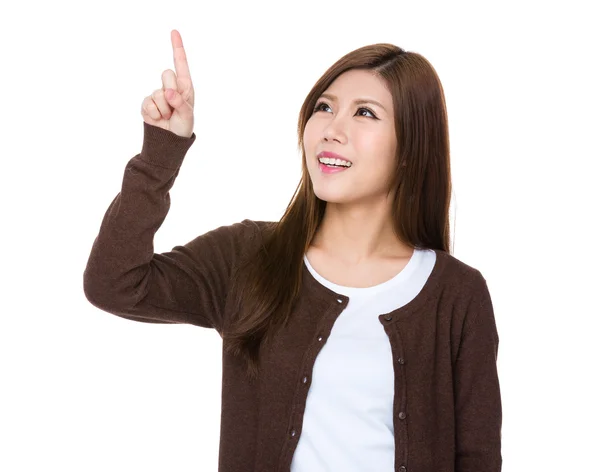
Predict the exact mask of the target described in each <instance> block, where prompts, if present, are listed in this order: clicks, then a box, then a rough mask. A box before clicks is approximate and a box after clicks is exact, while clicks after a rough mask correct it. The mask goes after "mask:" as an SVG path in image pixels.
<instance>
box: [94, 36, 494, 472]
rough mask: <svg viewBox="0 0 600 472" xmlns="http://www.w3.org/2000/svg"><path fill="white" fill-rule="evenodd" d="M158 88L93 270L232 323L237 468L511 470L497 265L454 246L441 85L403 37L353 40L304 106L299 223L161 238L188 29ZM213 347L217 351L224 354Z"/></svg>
mask: <svg viewBox="0 0 600 472" xmlns="http://www.w3.org/2000/svg"><path fill="white" fill-rule="evenodd" d="M171 40H172V44H173V51H174V61H175V72H173V71H172V70H167V71H165V72H164V73H163V76H162V79H163V88H162V89H160V90H156V91H155V92H154V93H152V95H151V96H148V97H146V98H145V99H144V101H143V104H142V116H143V120H144V141H143V145H142V150H141V153H140V154H138V155H136V156H135V157H133V158H132V159H131V160H130V161H129V162H128V164H127V166H126V169H125V173H124V177H123V184H122V189H121V192H119V194H118V195H117V196H116V198H115V199H114V200H113V202H112V203H111V205H110V206H109V208H108V210H107V212H106V214H105V217H104V219H103V221H102V225H101V227H100V231H99V234H98V237H97V238H96V240H95V241H94V244H93V247H92V250H91V254H90V258H89V260H88V263H87V267H86V269H85V272H84V291H85V294H86V296H87V298H88V300H89V301H90V302H91V303H92V304H94V305H95V306H97V307H99V308H100V309H102V310H104V311H107V312H109V313H112V314H115V315H118V316H121V317H124V318H128V319H132V320H136V321H143V322H154V323H189V324H193V325H196V326H201V327H206V328H213V329H216V330H217V331H218V332H219V334H220V335H221V337H222V338H223V364H222V365H223V386H222V388H223V396H222V405H221V408H222V414H221V442H220V449H219V470H220V471H221V472H242V471H243V472H248V471H257V472H258V471H260V472H263V471H289V470H292V471H294V472H305V471H310V472H320V471H323V472H324V471H331V470H344V471H345V472H348V471H357V472H358V471H378V472H383V471H389V472H392V471H395V472H407V471H408V472H433V471H457V472H460V471H478V472H492V471H494V472H497V471H500V470H501V465H502V456H501V451H500V446H501V424H502V409H501V398H500V386H499V380H498V373H497V369H496V361H497V354H498V344H499V338H498V332H497V329H496V323H495V318H494V311H493V306H492V301H491V298H490V293H489V291H488V288H487V284H486V280H485V278H484V277H483V276H482V274H481V272H480V271H478V270H477V269H475V268H473V267H470V266H468V265H467V264H465V263H463V262H461V261H459V260H458V259H456V258H455V257H453V256H452V255H450V252H449V216H448V210H449V206H450V195H451V179H450V160H449V139H448V125H447V115H446V107H445V101H444V93H443V89H442V85H441V84H440V81H439V79H438V76H437V74H436V72H435V70H434V68H433V67H432V65H431V64H430V63H429V62H428V61H427V60H426V59H425V58H424V57H423V56H421V55H419V54H417V53H414V52H407V51H405V50H403V49H401V48H399V47H397V46H394V45H392V44H374V45H370V46H365V47H362V48H360V49H357V50H355V51H352V52H350V53H349V54H347V55H345V56H344V57H342V58H341V59H339V60H338V61H337V62H336V63H335V64H333V65H332V66H331V67H330V68H329V69H328V70H327V71H326V72H325V73H324V74H323V76H322V77H321V78H320V79H319V80H318V81H317V83H316V84H315V85H314V87H313V88H312V90H311V91H310V92H309V93H308V95H307V97H306V100H305V102H304V104H303V106H302V108H301V110H300V116H299V121H298V145H299V147H300V149H301V150H302V155H303V162H302V178H301V181H300V183H299V187H298V189H297V191H296V193H295V195H294V197H293V199H292V201H291V202H290V204H289V206H288V208H287V210H286V212H285V214H284V215H283V217H282V218H281V220H280V221H276V222H273V221H254V220H249V219H245V220H243V221H241V222H237V223H234V224H231V225H225V226H221V227H219V228H216V229H214V230H212V231H209V232H207V233H205V234H202V235H200V236H198V237H197V238H195V239H194V240H192V241H190V242H189V243H187V244H185V245H183V246H176V247H174V248H173V250H172V251H169V252H165V253H160V254H156V253H154V252H153V236H154V234H155V232H156V231H157V230H158V228H159V227H160V225H161V224H162V222H163V221H164V219H165V217H166V215H167V212H168V209H169V204H170V200H169V190H170V188H171V187H172V185H173V183H174V181H175V179H176V176H177V174H178V172H179V169H180V166H181V163H182V161H183V159H184V157H185V154H186V152H187V150H188V149H189V148H190V146H191V145H192V144H193V142H194V140H195V139H196V135H195V133H194V132H193V123H194V116H193V108H194V88H193V85H192V80H191V76H190V71H189V68H188V64H187V60H186V55H185V51H184V48H183V43H182V40H181V37H180V35H179V33H178V32H177V31H175V30H174V31H172V33H171ZM206 361H207V362H208V361H210V360H209V359H207V360H206Z"/></svg>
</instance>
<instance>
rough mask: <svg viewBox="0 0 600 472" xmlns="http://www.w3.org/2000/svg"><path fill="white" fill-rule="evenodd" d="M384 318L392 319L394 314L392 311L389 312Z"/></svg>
mask: <svg viewBox="0 0 600 472" xmlns="http://www.w3.org/2000/svg"><path fill="white" fill-rule="evenodd" d="M384 318H385V319H386V320H388V321H390V320H391V319H392V315H391V314H390V313H388V314H386V315H385V316H384Z"/></svg>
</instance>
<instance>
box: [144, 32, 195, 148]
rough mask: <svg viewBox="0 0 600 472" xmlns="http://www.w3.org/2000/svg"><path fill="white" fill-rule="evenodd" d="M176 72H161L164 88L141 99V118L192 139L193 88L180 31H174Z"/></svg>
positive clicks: (172, 38)
mask: <svg viewBox="0 0 600 472" xmlns="http://www.w3.org/2000/svg"><path fill="white" fill-rule="evenodd" d="M171 44H172V45H173V59H174V62H175V71H176V73H175V72H173V71H172V70H171V69H167V70H165V71H164V72H163V73H162V83H163V86H162V88H161V89H157V90H155V91H154V92H152V94H151V95H149V96H147V97H146V98H144V101H143V102H142V117H143V118H144V121H145V122H146V123H148V124H150V125H153V126H159V127H161V128H163V129H166V130H168V131H172V132H173V133H175V134H177V135H179V136H183V137H186V138H189V137H191V136H192V133H193V130H194V87H193V85H192V77H191V76H190V69H189V67H188V62H187V56H186V54H185V49H183V41H182V40H181V35H180V34H179V32H178V31H177V30H173V31H171Z"/></svg>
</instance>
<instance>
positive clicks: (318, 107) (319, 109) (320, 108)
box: [313, 102, 377, 119]
mask: <svg viewBox="0 0 600 472" xmlns="http://www.w3.org/2000/svg"><path fill="white" fill-rule="evenodd" d="M323 106H326V107H327V108H329V105H327V103H325V102H318V103H317V104H316V105H315V108H314V109H313V113H316V112H317V111H323V108H322V107H323ZM358 110H359V111H360V110H365V111H367V112H369V113H370V114H371V115H372V118H375V119H377V116H376V115H375V113H374V112H373V111H372V110H370V109H369V108H365V107H361V108H359V109H358ZM361 116H366V115H361ZM367 118H370V117H368V116H367Z"/></svg>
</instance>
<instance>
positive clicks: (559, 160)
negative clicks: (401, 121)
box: [0, 0, 600, 472]
mask: <svg viewBox="0 0 600 472" xmlns="http://www.w3.org/2000/svg"><path fill="white" fill-rule="evenodd" d="M593 3H594V2H591V1H589V2H582V1H579V2H569V3H567V2H565V1H563V2H547V1H544V2H542V1H539V2H533V1H511V2H507V1H503V2H475V1H473V2H439V3H434V2H428V1H411V2H404V1H398V0H394V1H374V0H371V1H369V2H364V1H361V2H355V3H353V2H348V0H344V1H341V0H340V1H321V2H306V1H303V2H296V3H295V4H289V5H288V4H287V3H285V4H284V3H283V2H272V3H265V2H257V1H252V2H245V1H244V2H242V1H237V2H224V3H222V4H221V3H218V2H198V1H185V2H184V1H179V2H178V1H172V2H148V1H147V2H144V4H142V3H141V2H127V1H120V2H110V1H104V2H102V3H100V2H98V3H96V4H93V3H91V2H78V3H76V2H65V1H58V2H45V3H42V2H20V3H19V4H18V6H17V3H16V2H13V3H12V4H11V5H10V6H4V7H3V8H2V10H3V13H2V15H0V48H1V51H2V54H1V67H2V73H1V74H0V81H1V84H0V85H1V88H0V93H1V95H2V98H1V100H0V108H1V109H2V113H1V114H0V120H1V123H0V124H1V125H2V126H1V128H0V129H1V133H2V134H1V136H2V151H1V153H2V154H1V157H2V184H1V186H0V188H1V191H2V199H1V202H2V217H3V218H2V231H1V236H0V237H1V238H2V248H3V254H2V263H1V267H2V269H3V270H2V275H3V282H2V285H1V290H2V304H1V305H0V311H1V324H0V396H1V397H0V470H2V471H7V472H9V471H10V472H12V471H15V472H16V471H19V472H21V471H28V472H30V471H38V470H39V471H45V470H57V471H58V470H60V471H62V472H67V471H73V472H75V471H77V472H80V471H109V470H110V471H112V472H125V471H145V472H148V471H166V470H169V471H178V472H183V471H199V470H202V471H204V470H206V471H216V470H217V457H218V446H219V443H218V441H219V422H220V394H221V384H220V381H221V338H220V337H219V335H218V334H217V333H216V332H214V331H211V330H208V329H203V328H197V327H191V326H183V325H181V326H174V325H162V326H161V325H150V324H144V323H136V322H133V321H129V320H125V319H121V318H119V317H116V316H113V315H110V314H108V313H105V312H103V311H101V310H99V309H97V308H95V307H94V306H93V305H91V304H90V303H89V302H88V301H87V300H86V298H85V296H84V293H83V287H82V280H83V279H82V277H83V271H84V268H85V265H86V262H87V258H88V256H89V252H90V249H91V246H92V243H93V241H94V238H95V236H96V235H97V232H98V230H99V226H100V223H101V220H102V217H103V215H104V213H105V211H106V209H107V208H108V205H109V204H110V203H111V201H112V199H113V198H114V197H115V196H116V194H117V193H118V192H119V191H120V185H121V181H122V177H123V171H124V168H125V165H126V163H127V162H128V160H129V159H130V158H131V157H133V156H134V155H135V154H137V153H138V152H140V150H141V144H142V136H143V126H142V118H141V115H140V106H141V103H142V100H143V99H144V97H145V96H146V95H149V94H150V93H151V92H152V91H153V90H154V89H156V88H160V87H161V86H162V84H161V73H162V71H163V70H165V69H167V68H174V65H173V60H172V50H171V42H170V31H171V30H172V29H177V30H178V31H179V32H180V33H181V35H182V37H183V42H184V46H185V48H186V51H187V54H188V61H189V64H190V70H191V73H192V78H193V80H194V85H195V89H196V105H195V117H196V118H195V119H196V121H195V128H194V131H195V132H196V134H197V136H198V138H197V141H196V142H195V143H194V145H193V146H192V148H191V149H190V150H189V152H188V154H187V155H186V158H185V160H184V163H183V165H182V169H181V172H180V174H179V176H178V178H177V181H176V183H175V185H174V187H173V189H172V191H171V209H170V212H169V214H168V216H167V218H166V220H165V222H164V224H163V226H162V227H161V228H160V229H159V231H158V233H157V234H156V237H155V251H156V252H163V251H168V250H170V249H172V248H173V247H174V246H175V245H179V244H183V243H186V242H188V241H190V240H191V239H193V238H194V237H195V236H197V235H199V234H202V233H204V232H206V231H209V230H211V229H213V228H216V227H218V226H220V225H222V224H231V223H233V222H236V221H241V220H242V219H244V218H250V219H256V220H277V219H279V218H280V216H281V215H282V214H283V211H284V209H285V207H286V205H287V204H288V202H289V200H290V198H291V197H292V195H293V192H294V190H295V188H296V185H297V182H298V180H299V177H300V169H301V166H300V154H299V153H298V152H297V150H296V139H297V137H296V124H297V118H298V113H299V111H300V106H301V104H302V102H303V100H304V98H305V96H306V94H307V93H308V91H309V90H310V88H311V87H312V85H313V84H314V82H315V81H316V80H317V79H318V78H319V77H320V75H321V74H322V73H323V72H324V71H325V70H326V69H327V68H328V67H329V66H330V65H331V64H332V63H333V62H335V61H336V60H337V59H338V58H339V57H341V56H342V55H344V54H346V53H347V52H349V51H351V50H354V49H356V48H358V47H361V46H364V45H367V44H371V43H376V42H391V43H394V44H396V45H398V46H401V47H403V48H404V49H407V50H409V51H414V52H419V53H421V54H423V55H424V56H425V57H426V58H427V59H429V60H430V62H431V63H432V64H433V65H434V67H435V68H436V70H437V72H438V74H439V76H440V78H441V80H442V84H443V86H444V90H445V93H446V99H447V104H448V114H449V122H450V142H451V154H452V177H453V185H454V193H453V201H452V215H451V221H452V225H453V226H452V232H451V234H452V237H453V242H454V246H453V255H454V256H455V257H457V258H458V259H460V260H462V261H464V262H466V263H467V264H469V265H471V266H473V267H476V268H477V269H479V270H480V271H481V272H482V274H483V275H484V276H485V277H486V279H487V281H488V286H489V288H490V292H491V295H492V299H493V302H494V308H495V315H496V321H497V327H498V331H499V336H500V348H499V358H498V369H499V376H500V381H501V388H502V399H503V430H502V435H503V444H502V454H503V459H504V468H503V470H505V471H514V472H529V471H534V470H535V471H538V470H546V469H548V470H550V469H552V470H554V469H557V468H558V469H560V470H569V471H584V470H585V471H588V470H590V471H591V470H598V469H595V468H597V467H598V457H597V449H598V442H599V440H600V434H599V433H598V424H599V422H600V414H599V407H598V398H600V390H599V388H598V384H597V383H595V382H596V381H597V380H598V372H599V364H600V363H599V361H600V355H599V354H598V350H597V348H598V344H599V343H598V340H599V338H598V327H599V323H598V315H599V314H600V308H599V307H598V289H599V285H600V277H599V275H598V267H600V260H599V258H598V231H597V230H598V223H597V220H598V214H599V213H600V211H599V206H600V205H599V203H600V198H599V196H598V190H597V188H598V186H597V181H598V162H599V159H600V152H599V150H598V149H599V145H598V137H599V136H600V132H599V126H600V120H599V118H598V108H599V106H600V99H599V95H600V93H599V89H598V84H599V83H600V81H599V79H600V76H599V73H598V64H597V62H598V57H599V56H598V50H597V47H598V45H599V44H600V38H599V37H598V21H597V20H598V17H597V15H594V14H593V13H592V5H593Z"/></svg>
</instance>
